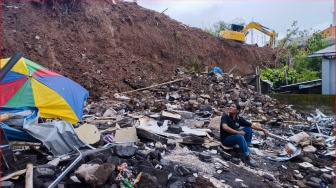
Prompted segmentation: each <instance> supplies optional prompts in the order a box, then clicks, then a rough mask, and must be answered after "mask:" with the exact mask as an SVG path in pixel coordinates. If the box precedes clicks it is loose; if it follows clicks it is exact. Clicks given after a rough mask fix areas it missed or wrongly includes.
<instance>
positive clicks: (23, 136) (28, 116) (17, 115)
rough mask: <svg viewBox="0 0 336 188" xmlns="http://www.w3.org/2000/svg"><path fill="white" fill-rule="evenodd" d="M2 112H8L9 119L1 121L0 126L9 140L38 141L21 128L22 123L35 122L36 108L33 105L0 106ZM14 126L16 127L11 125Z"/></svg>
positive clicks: (36, 117)
mask: <svg viewBox="0 0 336 188" xmlns="http://www.w3.org/2000/svg"><path fill="white" fill-rule="evenodd" d="M0 112H1V113H2V114H6V113H10V114H12V115H13V117H12V118H11V119H8V120H6V121H3V122H1V127H2V128H3V130H4V131H5V134H6V136H7V138H8V140H9V141H26V142H40V141H39V140H37V139H36V138H34V137H33V136H31V135H30V134H28V133H27V132H26V131H24V130H22V129H23V126H24V125H27V124H30V123H37V120H38V109H37V108H35V107H20V108H8V107H1V108H0ZM11 126H15V127H17V128H14V127H11Z"/></svg>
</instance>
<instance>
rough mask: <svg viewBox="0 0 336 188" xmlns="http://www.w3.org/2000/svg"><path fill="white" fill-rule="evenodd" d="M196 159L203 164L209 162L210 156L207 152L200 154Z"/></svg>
mask: <svg viewBox="0 0 336 188" xmlns="http://www.w3.org/2000/svg"><path fill="white" fill-rule="evenodd" d="M198 157H199V159H200V160H201V161H203V162H211V155H210V154H209V153H208V152H202V153H200V154H199V155H198Z"/></svg>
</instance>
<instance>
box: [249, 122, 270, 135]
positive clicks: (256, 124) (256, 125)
mask: <svg viewBox="0 0 336 188" xmlns="http://www.w3.org/2000/svg"><path fill="white" fill-rule="evenodd" d="M251 128H252V129H255V130H258V131H263V132H264V134H265V136H266V137H267V136H268V132H267V130H266V129H264V128H262V127H260V124H259V123H252V125H251Z"/></svg>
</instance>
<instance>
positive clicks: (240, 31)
mask: <svg viewBox="0 0 336 188" xmlns="http://www.w3.org/2000/svg"><path fill="white" fill-rule="evenodd" d="M250 29H257V30H259V31H261V32H263V33H265V34H266V35H268V36H270V40H269V44H268V46H269V47H271V48H273V46H274V39H275V31H274V30H271V29H269V28H267V27H265V26H262V25H260V24H259V23H257V22H251V23H249V24H247V25H246V26H245V27H244V26H242V25H237V24H230V25H229V29H228V30H224V31H221V32H220V33H219V35H220V36H221V37H223V38H225V39H232V40H235V41H238V42H245V36H246V35H247V34H248V31H249V30H250Z"/></svg>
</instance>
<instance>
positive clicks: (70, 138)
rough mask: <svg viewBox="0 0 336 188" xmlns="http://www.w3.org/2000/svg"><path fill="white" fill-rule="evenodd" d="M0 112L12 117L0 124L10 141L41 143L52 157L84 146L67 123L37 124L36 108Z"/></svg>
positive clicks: (2, 110)
mask: <svg viewBox="0 0 336 188" xmlns="http://www.w3.org/2000/svg"><path fill="white" fill-rule="evenodd" d="M0 111H1V113H3V114H4V113H10V114H12V115H13V117H12V118H11V119H8V120H6V121H3V122H2V123H1V125H2V128H3V129H4V131H5V133H6V135H7V138H8V139H9V140H10V141H28V142H40V141H41V142H42V143H43V144H44V145H45V146H46V147H47V148H48V149H49V150H50V152H51V153H53V154H54V155H64V154H67V153H69V152H71V151H74V150H76V148H80V147H83V146H85V143H83V142H82V141H81V140H80V139H79V138H78V136H77V134H76V132H75V130H74V128H73V127H72V124H71V123H69V122H66V121H55V122H50V123H41V124H39V123H38V114H39V110H38V108H36V107H19V108H9V107H1V108H0ZM17 128H18V129H17Z"/></svg>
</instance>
